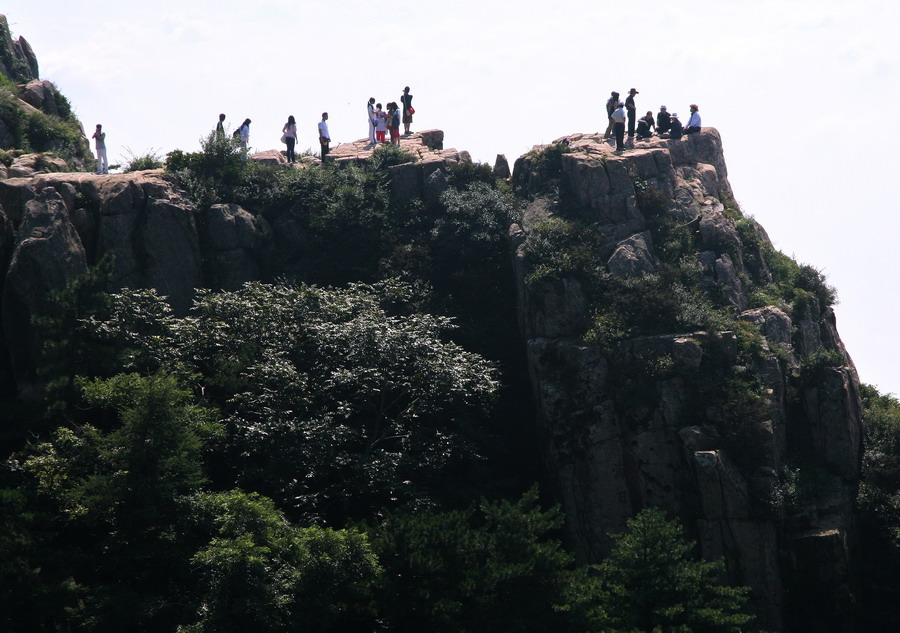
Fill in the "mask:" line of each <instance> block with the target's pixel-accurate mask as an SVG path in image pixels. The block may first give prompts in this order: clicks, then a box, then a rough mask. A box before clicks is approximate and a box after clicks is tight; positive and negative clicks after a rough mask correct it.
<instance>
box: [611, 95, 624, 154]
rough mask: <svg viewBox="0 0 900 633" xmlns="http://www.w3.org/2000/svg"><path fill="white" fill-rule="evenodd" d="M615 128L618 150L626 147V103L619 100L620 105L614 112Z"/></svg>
mask: <svg viewBox="0 0 900 633" xmlns="http://www.w3.org/2000/svg"><path fill="white" fill-rule="evenodd" d="M611 118H612V120H613V130H614V133H615V135H616V151H617V152H621V151H622V150H624V149H625V104H624V103H623V102H622V101H619V107H618V108H616V109H615V110H614V111H613V113H612V117H611Z"/></svg>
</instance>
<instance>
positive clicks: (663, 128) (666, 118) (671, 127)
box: [603, 88, 701, 152]
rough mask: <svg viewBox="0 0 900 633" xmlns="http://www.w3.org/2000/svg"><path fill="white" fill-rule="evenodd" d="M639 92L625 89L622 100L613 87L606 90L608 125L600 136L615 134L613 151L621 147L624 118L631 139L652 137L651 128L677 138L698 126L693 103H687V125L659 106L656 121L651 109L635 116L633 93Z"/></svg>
mask: <svg viewBox="0 0 900 633" xmlns="http://www.w3.org/2000/svg"><path fill="white" fill-rule="evenodd" d="M636 94H640V93H639V92H638V91H637V90H635V89H634V88H632V89H631V90H629V91H628V96H627V97H626V98H625V101H619V93H618V92H616V91H615V90H613V91H612V93H610V97H609V99H608V100H607V101H606V114H607V116H608V117H609V125H608V126H607V127H606V132H604V133H603V138H605V139H610V138H612V137H613V136H615V139H616V151H617V152H621V151H624V150H625V121H626V120H627V121H628V138H629V139H632V138H634V136H635V135H637V137H638V139H639V140H641V139H648V138H650V137H651V136H653V131H654V128H655V129H656V133H657V134H658V135H659V136H660V138H681V137H682V136H684V135H685V134H696V133H697V132H699V131H700V129H701V127H700V126H701V123H700V108H699V107H697V104H696V103H692V104H691V118H690V119H688V122H687V125H682V124H681V121H680V120H679V118H678V114H676V113H674V112H672V113H669V111H668V109H667V108H666V106H664V105H663V106H659V113H658V114H657V115H656V120H655V121H654V119H653V112H652V111H651V110H648V111H647V114H646V115H644V116H642V117H641V118H640V119H638V118H637V106H636V105H635V103H634V95H636Z"/></svg>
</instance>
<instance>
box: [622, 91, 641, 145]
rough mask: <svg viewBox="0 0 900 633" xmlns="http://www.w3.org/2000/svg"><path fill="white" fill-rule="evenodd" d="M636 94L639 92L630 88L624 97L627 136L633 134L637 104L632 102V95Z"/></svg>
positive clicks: (630, 136)
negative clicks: (626, 115)
mask: <svg viewBox="0 0 900 633" xmlns="http://www.w3.org/2000/svg"><path fill="white" fill-rule="evenodd" d="M636 94H640V93H639V92H638V91H637V90H635V89H634V88H632V89H631V90H629V91H628V96H627V97H626V98H625V109H626V110H627V111H628V138H632V137H633V136H634V123H635V121H636V120H637V106H636V105H635V104H634V95H636Z"/></svg>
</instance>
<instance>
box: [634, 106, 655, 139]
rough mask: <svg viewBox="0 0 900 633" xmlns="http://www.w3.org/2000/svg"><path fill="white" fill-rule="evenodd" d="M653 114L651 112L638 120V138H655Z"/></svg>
mask: <svg viewBox="0 0 900 633" xmlns="http://www.w3.org/2000/svg"><path fill="white" fill-rule="evenodd" d="M653 127H654V123H653V113H652V112H650V111H649V110H648V111H647V114H646V115H644V116H642V117H641V118H640V119H638V125H637V137H638V138H639V139H645V138H650V137H651V136H653Z"/></svg>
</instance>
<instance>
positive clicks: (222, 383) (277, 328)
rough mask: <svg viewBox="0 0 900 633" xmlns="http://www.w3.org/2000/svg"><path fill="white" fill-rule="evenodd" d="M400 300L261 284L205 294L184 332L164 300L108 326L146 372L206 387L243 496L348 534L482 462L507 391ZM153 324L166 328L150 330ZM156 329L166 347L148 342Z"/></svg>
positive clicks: (394, 290) (130, 297)
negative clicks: (487, 432)
mask: <svg viewBox="0 0 900 633" xmlns="http://www.w3.org/2000/svg"><path fill="white" fill-rule="evenodd" d="M402 292H403V290H402V288H398V287H397V286H396V285H395V284H390V283H385V284H381V285H379V286H367V285H362V284H355V285H351V286H350V287H349V288H348V289H346V290H336V289H320V288H315V287H312V286H290V285H285V284H279V285H267V284H261V283H250V284H246V285H245V286H244V287H243V289H241V290H240V291H237V292H221V293H214V292H209V291H203V290H198V292H197V299H196V303H195V307H194V311H193V314H192V316H189V317H185V318H182V319H170V317H168V316H167V315H165V313H164V311H162V310H159V309H157V308H155V307H154V302H157V303H162V299H161V298H159V297H157V296H156V295H155V294H153V293H150V292H125V293H122V294H120V295H116V296H114V297H113V307H112V315H111V317H110V319H108V320H107V321H104V322H102V323H97V324H96V327H97V328H98V331H102V332H104V333H105V334H106V335H107V336H110V337H113V338H118V339H119V340H122V341H123V343H125V344H127V345H131V344H136V345H142V346H143V349H142V350H141V352H140V353H139V354H138V355H137V356H136V357H135V363H136V365H135V366H136V367H137V368H140V369H142V370H144V371H153V370H156V369H158V368H167V369H168V370H170V371H175V372H179V373H181V374H183V375H186V374H191V375H194V376H195V380H198V381H200V383H201V386H200V390H201V391H202V392H203V394H204V395H205V396H206V397H207V398H210V399H212V400H213V401H214V402H216V403H217V404H219V405H220V406H221V407H222V409H223V410H224V412H225V416H226V420H225V421H226V425H227V429H228V437H227V440H226V442H225V444H226V454H225V458H224V459H223V460H222V461H223V462H225V463H227V467H228V468H231V469H233V470H232V472H233V473H234V478H235V479H234V482H235V483H238V484H239V485H240V486H241V487H243V488H245V489H250V490H256V491H258V492H262V493H264V494H266V495H268V496H271V497H273V498H274V499H276V501H278V502H279V503H282V504H284V505H285V506H286V507H294V508H295V509H296V514H295V516H302V517H305V518H307V519H310V520H319V519H322V518H327V519H331V520H333V521H342V520H345V519H346V518H347V517H348V516H355V517H358V518H361V517H364V516H366V515H367V512H368V511H369V510H371V509H373V508H379V507H381V506H385V505H388V506H389V505H396V504H397V503H400V502H404V501H407V500H410V499H416V498H421V497H422V496H425V495H426V494H427V493H426V492H425V491H426V490H427V487H428V485H429V482H430V481H431V480H433V479H436V478H437V477H438V476H439V475H440V473H442V472H443V471H444V469H445V468H447V467H449V466H450V465H453V464H456V463H460V462H461V461H462V462H464V461H465V460H469V459H472V458H473V457H474V450H473V449H472V444H471V443H470V442H468V441H467V439H466V433H465V431H466V427H467V425H469V424H471V423H472V422H473V421H476V420H478V419H479V416H481V415H483V412H484V411H485V410H486V409H487V407H488V406H489V404H490V402H491V399H492V397H493V394H494V391H495V389H496V382H495V380H494V372H493V369H492V367H491V366H490V364H489V363H487V362H486V361H485V360H484V359H482V358H481V357H479V356H477V355H475V354H471V353H469V352H466V351H465V350H463V349H462V348H461V347H460V346H458V345H456V344H454V343H450V342H447V341H446V340H444V333H445V332H446V331H448V330H449V329H451V328H452V324H451V322H450V320H449V319H446V318H442V317H438V316H433V315H428V314H411V315H408V316H403V317H397V316H391V315H390V314H389V313H388V312H387V310H386V309H385V308H384V307H383V304H387V303H390V302H392V301H394V300H395V299H397V297H398V296H399V295H401V294H402ZM136 306H138V307H140V308H141V309H140V310H135V307H136ZM155 314H159V315H164V316H165V319H166V321H165V322H164V323H163V322H161V321H157V322H156V323H157V326H158V327H156V326H153V327H151V326H148V320H150V321H153V319H154V317H153V315H155ZM148 329H149V330H151V331H153V330H155V331H157V335H155V336H138V335H136V332H141V331H145V330H148Z"/></svg>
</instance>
